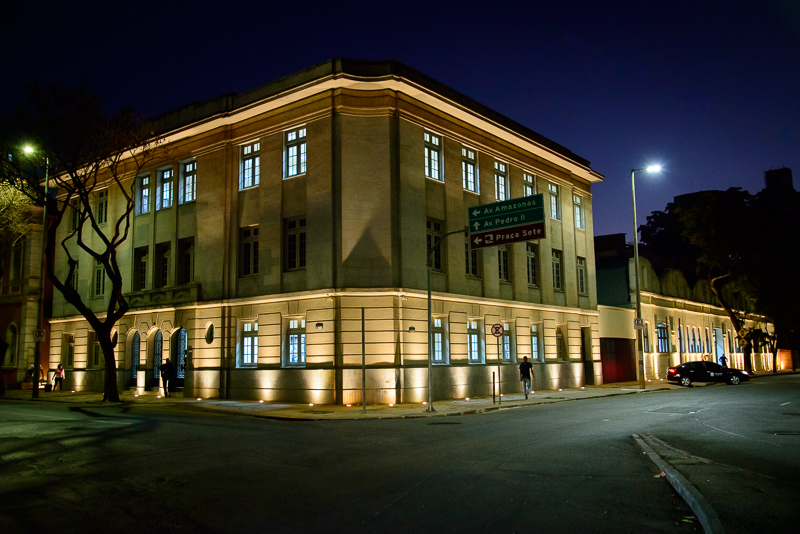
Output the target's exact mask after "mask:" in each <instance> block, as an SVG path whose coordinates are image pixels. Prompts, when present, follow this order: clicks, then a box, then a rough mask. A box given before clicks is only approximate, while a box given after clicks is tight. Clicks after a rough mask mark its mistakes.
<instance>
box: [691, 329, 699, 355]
mask: <svg viewBox="0 0 800 534" xmlns="http://www.w3.org/2000/svg"><path fill="white" fill-rule="evenodd" d="M689 348H690V351H689V352H697V334H696V332H695V329H694V327H692V344H691V345H690V346H689Z"/></svg>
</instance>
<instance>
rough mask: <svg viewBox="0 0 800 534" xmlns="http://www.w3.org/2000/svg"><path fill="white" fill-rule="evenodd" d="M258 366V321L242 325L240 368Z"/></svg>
mask: <svg viewBox="0 0 800 534" xmlns="http://www.w3.org/2000/svg"><path fill="white" fill-rule="evenodd" d="M257 364H258V321H248V322H246V323H242V352H241V359H240V365H241V366H242V367H246V366H251V367H252V366H255V365H257Z"/></svg>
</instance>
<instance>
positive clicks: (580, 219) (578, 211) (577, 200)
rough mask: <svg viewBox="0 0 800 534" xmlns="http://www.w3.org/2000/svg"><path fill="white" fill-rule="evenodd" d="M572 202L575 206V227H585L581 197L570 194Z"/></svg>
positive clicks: (583, 228)
mask: <svg viewBox="0 0 800 534" xmlns="http://www.w3.org/2000/svg"><path fill="white" fill-rule="evenodd" d="M572 204H573V205H574V206H575V228H580V229H581V230H585V229H586V215H585V214H584V211H583V198H581V197H579V196H578V195H572Z"/></svg>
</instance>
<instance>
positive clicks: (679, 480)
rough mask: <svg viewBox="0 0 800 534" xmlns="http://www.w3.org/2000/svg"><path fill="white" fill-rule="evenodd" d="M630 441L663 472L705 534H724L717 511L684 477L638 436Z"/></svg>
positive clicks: (633, 436)
mask: <svg viewBox="0 0 800 534" xmlns="http://www.w3.org/2000/svg"><path fill="white" fill-rule="evenodd" d="M631 439H632V440H633V441H634V443H636V445H638V446H639V448H640V449H642V451H643V452H644V453H645V454H647V457H648V458H650V461H652V462H653V464H655V466H656V467H657V468H658V469H660V470H661V471H663V472H664V474H665V475H666V478H667V480H668V481H669V483H670V484H672V487H673V488H675V491H677V492H678V495H680V496H681V497H683V500H684V501H686V504H688V505H689V508H691V509H692V511H693V512H694V513H695V515H696V516H697V519H698V520H699V521H700V524H701V525H702V526H703V530H704V531H705V532H706V534H724V532H725V528H724V527H723V526H722V523H720V520H719V516H718V515H717V511H716V510H714V507H713V506H711V503H709V502H708V500H707V499H706V498H705V497H704V496H703V494H702V493H700V492H699V491H697V488H695V487H694V486H693V485H692V484H691V482H689V481H688V480H687V479H686V477H684V476H683V475H681V474H680V473H679V472H678V470H677V469H675V468H674V467H673V466H672V464H670V463H669V462H667V461H666V460H664V459H663V458H662V457H661V456H660V455H659V454H658V453H657V452H656V451H654V450H653V448H652V447H650V445H648V444H647V443H645V442H644V440H643V439H642V438H641V437H640V436H639V435H638V434H631Z"/></svg>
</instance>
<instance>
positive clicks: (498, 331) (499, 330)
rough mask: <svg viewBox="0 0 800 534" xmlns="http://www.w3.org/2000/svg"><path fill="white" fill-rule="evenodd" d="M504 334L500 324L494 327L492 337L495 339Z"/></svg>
mask: <svg viewBox="0 0 800 534" xmlns="http://www.w3.org/2000/svg"><path fill="white" fill-rule="evenodd" d="M503 332H504V330H503V325H501V324H500V323H495V324H493V325H492V335H493V336H494V337H500V336H502V335H503Z"/></svg>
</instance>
